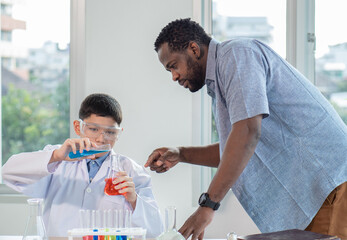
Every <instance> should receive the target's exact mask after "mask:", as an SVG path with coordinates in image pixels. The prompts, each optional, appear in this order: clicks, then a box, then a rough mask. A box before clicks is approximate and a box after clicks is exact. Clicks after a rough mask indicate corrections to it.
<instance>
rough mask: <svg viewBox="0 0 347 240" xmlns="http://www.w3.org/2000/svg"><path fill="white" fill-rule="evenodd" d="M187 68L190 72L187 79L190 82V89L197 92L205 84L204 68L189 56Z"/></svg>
mask: <svg viewBox="0 0 347 240" xmlns="http://www.w3.org/2000/svg"><path fill="white" fill-rule="evenodd" d="M187 68H188V71H189V72H188V74H187V77H186V81H188V82H189V85H190V87H189V90H190V91H191V92H196V91H198V90H200V89H201V88H202V87H203V86H204V85H205V77H204V72H203V68H202V67H201V66H200V64H199V63H198V62H195V61H194V60H193V59H192V58H191V57H188V58H187Z"/></svg>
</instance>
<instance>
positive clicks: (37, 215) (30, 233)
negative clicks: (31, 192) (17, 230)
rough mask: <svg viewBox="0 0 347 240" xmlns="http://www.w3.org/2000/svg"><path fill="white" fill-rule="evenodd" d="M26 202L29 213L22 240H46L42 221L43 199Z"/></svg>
mask: <svg viewBox="0 0 347 240" xmlns="http://www.w3.org/2000/svg"><path fill="white" fill-rule="evenodd" d="M27 201H28V204H29V211H30V212H29V218H28V222H27V225H26V227H25V232H24V235H23V238H22V240H48V237H47V234H46V229H45V225H44V223H43V219H42V204H43V199H41V198H30V199H28V200H27Z"/></svg>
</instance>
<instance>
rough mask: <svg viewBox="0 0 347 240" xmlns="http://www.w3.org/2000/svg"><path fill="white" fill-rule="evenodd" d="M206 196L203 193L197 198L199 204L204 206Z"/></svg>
mask: <svg viewBox="0 0 347 240" xmlns="http://www.w3.org/2000/svg"><path fill="white" fill-rule="evenodd" d="M206 199H207V198H206V194H205V193H203V194H201V195H200V198H199V204H204V203H205V202H206Z"/></svg>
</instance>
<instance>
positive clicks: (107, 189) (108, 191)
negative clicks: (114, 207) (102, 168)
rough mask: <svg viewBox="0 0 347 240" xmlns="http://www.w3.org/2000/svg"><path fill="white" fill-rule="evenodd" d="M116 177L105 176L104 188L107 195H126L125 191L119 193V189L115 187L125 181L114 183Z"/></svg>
mask: <svg viewBox="0 0 347 240" xmlns="http://www.w3.org/2000/svg"><path fill="white" fill-rule="evenodd" d="M113 179H114V178H105V182H106V184H105V189H104V192H105V194H106V195H124V194H125V193H119V192H118V190H116V189H114V187H115V186H116V185H118V184H120V183H123V182H120V183H117V184H113V183H112V181H113Z"/></svg>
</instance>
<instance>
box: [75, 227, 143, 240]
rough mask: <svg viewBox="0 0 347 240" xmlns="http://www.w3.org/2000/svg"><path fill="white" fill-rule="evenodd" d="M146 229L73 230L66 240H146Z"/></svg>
mask: <svg viewBox="0 0 347 240" xmlns="http://www.w3.org/2000/svg"><path fill="white" fill-rule="evenodd" d="M146 232H147V230H146V229H143V228H108V229H105V228H101V229H92V228H74V229H72V230H69V231H68V240H73V239H74V238H75V237H78V238H82V237H85V236H126V237H127V239H142V240H145V239H146Z"/></svg>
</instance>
